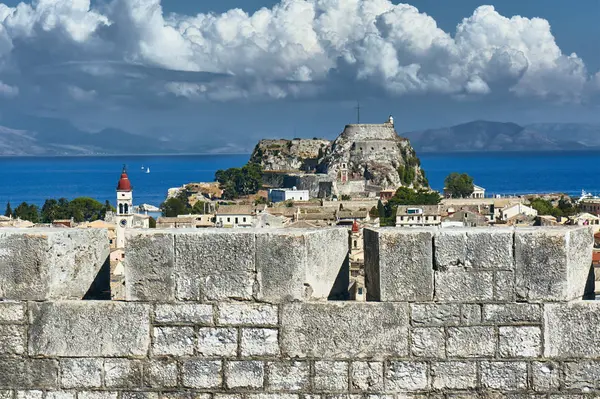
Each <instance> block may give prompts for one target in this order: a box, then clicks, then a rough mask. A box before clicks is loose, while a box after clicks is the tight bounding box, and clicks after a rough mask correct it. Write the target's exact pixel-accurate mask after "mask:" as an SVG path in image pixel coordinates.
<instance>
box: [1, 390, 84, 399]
mask: <svg viewBox="0 0 600 399" xmlns="http://www.w3.org/2000/svg"><path fill="white" fill-rule="evenodd" d="M3 399H12V396H11V397H10V398H3ZM46 399H75V392H69V391H48V392H46Z"/></svg>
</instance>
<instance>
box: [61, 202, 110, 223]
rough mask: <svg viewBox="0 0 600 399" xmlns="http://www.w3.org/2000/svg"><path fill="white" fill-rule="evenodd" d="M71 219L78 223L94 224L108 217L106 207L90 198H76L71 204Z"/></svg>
mask: <svg viewBox="0 0 600 399" xmlns="http://www.w3.org/2000/svg"><path fill="white" fill-rule="evenodd" d="M69 211H70V215H69V216H70V217H72V218H73V219H74V220H75V221H76V222H78V223H81V222H85V221H88V222H93V221H95V220H100V219H104V217H105V216H106V208H105V206H104V205H103V204H102V203H101V202H99V201H96V200H95V199H93V198H90V197H79V198H75V199H74V200H72V201H71V202H70V203H69Z"/></svg>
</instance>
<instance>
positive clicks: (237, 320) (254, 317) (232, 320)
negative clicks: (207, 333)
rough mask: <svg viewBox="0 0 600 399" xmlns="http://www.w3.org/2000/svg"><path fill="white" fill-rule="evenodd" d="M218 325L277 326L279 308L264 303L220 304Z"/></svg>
mask: <svg viewBox="0 0 600 399" xmlns="http://www.w3.org/2000/svg"><path fill="white" fill-rule="evenodd" d="M218 314H219V316H218V323H219V325H221V326H229V325H231V326H244V325H251V326H255V325H256V326H276V325H277V321H278V319H279V318H278V316H277V306H274V305H267V304H262V303H220V304H219V306H218Z"/></svg>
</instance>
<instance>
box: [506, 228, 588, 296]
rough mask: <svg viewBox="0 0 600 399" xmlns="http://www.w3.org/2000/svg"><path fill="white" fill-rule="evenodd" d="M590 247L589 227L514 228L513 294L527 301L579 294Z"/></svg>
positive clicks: (586, 267)
mask: <svg viewBox="0 0 600 399" xmlns="http://www.w3.org/2000/svg"><path fill="white" fill-rule="evenodd" d="M592 247H593V236H592V230H591V228H589V227H577V228H553V229H549V228H547V229H534V228H527V229H517V230H516V232H515V259H516V284H515V286H516V292H517V296H518V297H519V298H521V299H524V300H528V301H541V300H545V301H568V300H572V299H576V298H582V297H583V296H584V294H585V293H586V292H585V291H586V284H587V281H588V275H589V273H590V269H591V264H592V258H591V257H592ZM588 288H591V289H592V290H593V287H588Z"/></svg>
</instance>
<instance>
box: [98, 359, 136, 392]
mask: <svg viewBox="0 0 600 399" xmlns="http://www.w3.org/2000/svg"><path fill="white" fill-rule="evenodd" d="M104 383H105V385H106V387H107V388H137V387H140V386H141V384H142V364H141V363H140V362H139V361H137V360H129V359H106V360H105V361H104Z"/></svg>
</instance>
